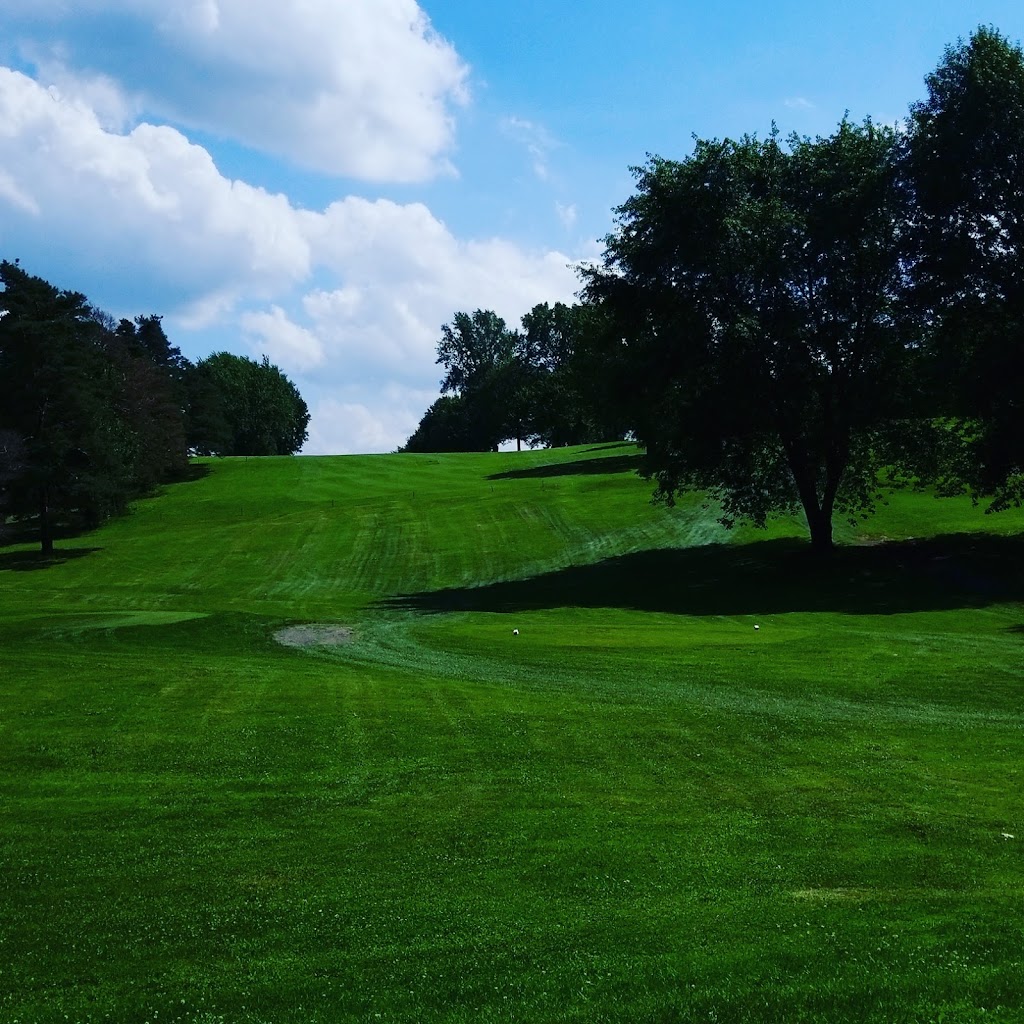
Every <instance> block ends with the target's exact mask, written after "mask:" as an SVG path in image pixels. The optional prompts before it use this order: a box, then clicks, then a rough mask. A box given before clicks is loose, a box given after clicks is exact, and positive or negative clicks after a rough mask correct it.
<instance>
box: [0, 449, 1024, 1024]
mask: <svg viewBox="0 0 1024 1024" xmlns="http://www.w3.org/2000/svg"><path fill="white" fill-rule="evenodd" d="M637 464H638V455H637V453H636V451H635V449H634V448H633V447H631V446H629V445H622V444H620V445H606V446H597V447H590V448H573V449H560V450H556V451H534V452H523V453H494V454H479V455H471V454H470V455H438V456H426V455H387V456H348V457H337V458H312V457H301V458H264V459H248V460H244V459H228V460H209V461H206V462H200V463H199V464H198V465H197V466H196V467H195V478H194V479H192V480H189V481H187V482H184V483H180V484H176V485H174V486H171V487H169V488H167V489H166V491H165V493H163V494H162V495H159V496H155V497H153V498H150V499H146V500H144V501H140V502H138V503H136V505H135V506H134V508H133V511H132V512H131V514H130V515H128V516H126V517H124V518H122V519H119V520H115V521H112V522H110V523H109V524H108V525H106V526H105V527H103V528H102V529H100V530H98V531H95V532H93V533H89V534H86V535H81V536H75V537H67V538H64V539H62V540H59V541H58V543H57V548H58V552H57V554H58V559H57V561H55V562H53V563H46V562H41V561H40V560H39V559H38V558H37V556H36V555H35V552H34V548H33V546H32V545H30V544H18V545H11V546H8V547H0V1021H2V1022H4V1024H7V1022H12V1024H13V1022H18V1024H49V1022H63V1021H71V1022H82V1024H86V1022H88V1024H101V1022H126V1024H127V1022H131V1024H135V1022H138V1024H143V1022H149V1024H185V1022H188V1024H334V1022H364V1021H365V1022H371V1024H373V1022H378V1021H379V1022H402V1024H417V1022H435V1021H436V1022H453V1024H454V1022H460V1024H462V1022H464V1024H471V1022H472V1024H477V1022H499V1021H501V1022H506V1021H508V1022H512V1021H523V1022H547V1021H551V1022H556V1021H557V1022H561V1021H577V1022H621V1024H627V1022H629V1024H635V1022H650V1024H683V1022H694V1024H696V1022H719V1024H726V1022H738V1024H740V1022H750V1024H753V1022H759V1024H760V1022H764V1024H767V1022H778V1021H799V1022H820V1024H837V1022H872V1024H894V1022H906V1024H912V1022H913V1024H917V1022H922V1024H925V1022H933V1021H935V1022H937V1021H942V1022H944V1024H974V1022H982V1021H984V1022H987V1024H993V1022H999V1024H1010V1022H1018V1021H1021V1020H1022V1019H1024V915H1022V908H1024V854H1022V851H1024V800H1022V782H1024V778H1022V765H1024V513H1022V512H1021V511H1019V510H1012V511H1010V512H1007V513H1003V514H1000V515H998V516H986V515H985V514H984V511H983V509H982V508H975V507H972V506H971V504H970V502H969V501H967V500H966V499H963V500H960V499H955V500H954V499H948V500H936V499H934V498H932V497H931V496H929V495H928V494H923V493H911V492H900V493H896V494H893V495H891V496H888V498H887V503H886V504H884V505H883V506H881V507H880V509H879V511H878V513H877V514H876V515H875V516H874V517H873V518H871V519H869V520H868V521H866V522H864V523H863V524H861V525H860V526H859V527H858V528H856V529H855V528H854V527H852V526H849V525H848V524H842V523H839V522H837V524H836V535H837V540H838V542H839V543H840V545H841V546H840V548H839V550H838V551H837V552H836V556H835V558H834V559H833V562H832V564H831V565H828V566H822V565H820V564H818V563H816V562H815V561H814V560H813V559H812V558H811V557H810V556H809V553H808V551H807V544H806V541H805V539H804V536H805V530H804V528H803V524H802V523H800V522H795V521H788V520H783V521H780V522H777V523H775V524H774V525H773V527H772V528H771V530H770V531H768V532H757V531H753V530H749V529H742V528H737V529H735V530H733V531H726V530H725V529H723V528H722V527H721V526H719V525H718V524H717V522H716V512H715V509H714V508H709V507H706V506H705V503H704V502H703V501H702V500H701V499H700V497H699V496H693V497H690V498H687V499H685V500H683V501H680V503H679V504H678V505H677V506H676V507H674V508H668V507H665V506H663V505H652V504H651V503H650V501H649V496H650V490H651V485H650V484H649V483H646V482H644V481H643V480H640V479H639V478H638V477H637V476H636V475H635V472H634V471H635V469H636V468H637ZM313 625H315V626H319V627H325V628H326V631H325V632H322V633H315V632H312V631H310V630H305V631H303V630H299V631H298V632H295V631H294V628H295V627H302V626H313ZM755 625H756V626H758V627H759V628H758V629H756V630H755V628H754V627H755ZM285 630H293V632H291V633H288V634H284V635H285V638H286V639H287V638H290V639H291V640H293V641H294V642H291V643H282V642H280V638H279V636H278V634H280V633H281V631H285ZM513 630H518V634H515V633H514V632H513Z"/></svg>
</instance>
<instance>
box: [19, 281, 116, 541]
mask: <svg viewBox="0 0 1024 1024" xmlns="http://www.w3.org/2000/svg"><path fill="white" fill-rule="evenodd" d="M0 283H2V284H3V286H4V290H3V292H2V293H0V431H2V432H4V434H5V436H7V437H8V438H9V442H8V445H7V450H8V452H9V453H12V454H9V455H8V457H7V460H6V461H7V463H8V468H7V471H6V472H5V474H4V481H3V482H2V483H0V487H2V488H3V497H4V503H5V506H6V511H7V512H9V513H10V514H13V515H15V516H18V517H20V518H26V517H35V519H36V522H37V523H38V527H39V540H40V546H41V549H42V552H43V554H44V555H51V554H52V553H53V539H54V528H55V524H56V522H57V521H58V520H66V519H68V518H70V517H72V516H74V517H77V518H78V519H79V520H81V521H82V522H85V523H87V524H90V525H92V524H95V523H97V522H99V521H100V520H101V519H102V518H103V517H104V516H106V515H108V514H110V513H111V512H115V511H118V510H120V509H122V508H123V507H124V506H125V504H126V502H127V501H128V498H129V496H130V493H131V474H130V469H129V466H128V460H127V452H126V436H127V435H126V430H125V428H124V424H123V423H122V422H121V421H120V420H119V419H118V417H117V415H116V412H115V410H114V408H113V401H112V392H111V378H110V375H109V373H108V372H107V370H108V363H107V361H106V359H105V356H104V353H103V346H102V344H101V335H102V330H103V327H102V324H101V323H100V321H99V319H98V318H97V316H96V313H95V311H94V310H93V309H92V308H91V307H90V306H89V304H88V303H87V301H86V299H85V296H84V295H81V294H80V293H78V292H72V291H66V290H62V289H58V288H56V287H54V286H53V285H51V284H49V283H48V282H47V281H44V280H43V279H42V278H39V277H33V276H32V275H30V274H28V273H26V272H25V271H24V270H23V269H22V268H21V267H20V266H18V265H17V264H16V263H10V262H8V261H4V262H3V263H0Z"/></svg>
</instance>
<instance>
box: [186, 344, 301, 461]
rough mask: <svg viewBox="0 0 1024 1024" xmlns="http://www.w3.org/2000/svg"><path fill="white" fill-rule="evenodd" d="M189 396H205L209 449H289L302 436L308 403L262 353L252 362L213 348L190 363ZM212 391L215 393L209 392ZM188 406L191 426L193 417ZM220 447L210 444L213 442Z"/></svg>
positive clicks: (259, 451) (224, 452) (285, 451)
mask: <svg viewBox="0 0 1024 1024" xmlns="http://www.w3.org/2000/svg"><path fill="white" fill-rule="evenodd" d="M194 376H195V379H194V380H193V382H192V385H193V386H192V390H191V396H192V400H193V402H195V401H196V400H197V398H203V397H204V398H205V399H207V400H209V404H208V405H207V406H206V408H205V410H203V411H204V419H203V420H202V424H203V425H204V426H207V427H212V434H213V435H216V433H218V432H219V429H220V427H221V426H222V425H225V424H226V426H227V432H226V437H224V436H223V435H222V436H221V437H217V436H208V437H207V438H206V440H207V441H208V442H210V448H209V450H210V453H211V454H218V455H294V454H295V453H296V452H297V451H299V450H300V449H301V448H302V446H303V444H304V443H305V441H306V437H307V436H308V433H307V429H306V428H307V427H308V425H309V409H308V408H307V406H306V403H305V402H304V401H303V399H302V396H301V395H300V394H299V391H298V389H297V388H296V387H295V385H294V384H293V383H292V382H291V381H290V380H289V379H288V378H287V377H286V376H285V375H284V374H283V373H282V372H281V371H280V370H279V369H278V368H277V367H276V366H274V365H272V364H271V362H270V360H269V359H267V357H266V356H264V357H263V359H262V361H261V362H258V363H257V362H255V361H254V360H252V359H248V358H247V357H245V356H236V355H232V354H231V353H230V352H217V353H214V354H213V355H211V356H209V357H208V358H207V359H204V360H201V361H200V362H199V363H198V364H197V365H196V374H195V375H194ZM214 394H215V395H216V396H217V397H216V398H213V396H214ZM195 412H196V410H195V409H193V418H192V424H191V426H192V428H193V430H195V428H196V427H197V425H199V421H198V420H197V418H196V416H195ZM222 442H226V443H223V447H217V448H214V447H213V445H214V444H218V445H219V444H221V443H222Z"/></svg>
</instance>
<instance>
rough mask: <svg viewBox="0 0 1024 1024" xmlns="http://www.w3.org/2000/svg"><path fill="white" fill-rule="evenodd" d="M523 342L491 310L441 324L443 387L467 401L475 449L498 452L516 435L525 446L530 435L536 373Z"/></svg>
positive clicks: (439, 354)
mask: <svg viewBox="0 0 1024 1024" xmlns="http://www.w3.org/2000/svg"><path fill="white" fill-rule="evenodd" d="M522 340H523V339H522V337H521V336H520V334H519V333H518V332H517V331H513V330H510V329H509V328H508V327H507V326H506V324H505V321H504V320H503V319H502V318H501V317H500V316H498V315H497V314H496V313H494V312H492V311H491V310H481V309H478V310H476V311H475V312H474V313H472V314H469V313H461V312H460V313H456V314H455V316H454V317H453V319H452V323H451V324H444V325H443V326H442V328H441V340H440V341H439V342H438V346H437V362H438V363H440V364H441V365H442V366H443V367H444V369H445V375H444V378H443V379H442V380H441V391H442V394H444V395H453V396H456V397H458V398H460V399H461V400H462V401H463V403H464V405H465V409H464V422H466V423H468V424H470V431H469V435H468V436H469V438H470V440H471V441H472V442H473V450H476V451H491V450H496V449H497V447H498V445H499V444H501V442H502V441H505V440H508V439H509V438H512V437H514V438H516V439H517V442H518V443H519V444H520V445H521V444H522V441H523V440H524V439H526V438H527V436H528V434H529V431H530V425H529V422H528V416H529V388H530V380H531V376H532V373H531V367H530V365H529V363H528V362H527V361H526V360H525V359H524V355H523V350H522ZM449 450H450V449H449Z"/></svg>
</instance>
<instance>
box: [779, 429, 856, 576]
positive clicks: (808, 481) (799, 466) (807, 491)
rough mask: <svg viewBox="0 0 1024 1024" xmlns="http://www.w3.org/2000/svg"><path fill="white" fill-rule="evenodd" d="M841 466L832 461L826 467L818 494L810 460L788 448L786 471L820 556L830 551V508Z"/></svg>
mask: <svg viewBox="0 0 1024 1024" xmlns="http://www.w3.org/2000/svg"><path fill="white" fill-rule="evenodd" d="M843 468H845V467H838V466H835V465H830V466H828V467H827V468H826V478H825V487H824V493H823V494H822V495H821V497H820V498H819V496H818V488H817V480H816V473H815V472H814V471H813V470H812V469H811V468H810V460H809V459H807V458H799V457H797V455H796V452H795V450H794V449H793V448H791V449H790V451H789V471H790V472H791V473H792V474H793V482H794V483H795V484H796V489H797V493H798V494H799V495H800V503H801V504H802V505H803V507H804V515H805V516H806V517H807V528H808V529H809V530H810V534H811V550H812V551H813V552H814V553H815V554H816V555H819V556H821V557H823V558H827V557H828V556H829V555H830V554H831V553H832V512H833V510H834V508H835V503H836V493H837V492H838V490H839V481H840V479H841V478H842V471H843Z"/></svg>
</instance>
